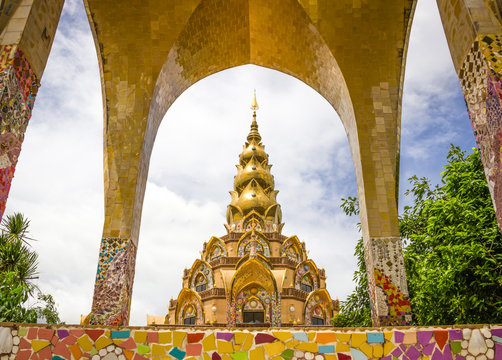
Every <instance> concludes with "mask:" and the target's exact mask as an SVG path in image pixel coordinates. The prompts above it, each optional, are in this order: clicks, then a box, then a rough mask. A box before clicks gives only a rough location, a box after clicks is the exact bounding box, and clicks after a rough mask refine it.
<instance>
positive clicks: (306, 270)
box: [295, 260, 321, 290]
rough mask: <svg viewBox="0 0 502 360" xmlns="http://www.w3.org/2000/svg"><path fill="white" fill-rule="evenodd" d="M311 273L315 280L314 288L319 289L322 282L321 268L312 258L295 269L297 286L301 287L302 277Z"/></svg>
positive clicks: (297, 287)
mask: <svg viewBox="0 0 502 360" xmlns="http://www.w3.org/2000/svg"><path fill="white" fill-rule="evenodd" d="M307 274H310V276H311V279H312V281H313V290H317V289H319V286H320V284H321V282H320V278H319V269H317V266H316V264H315V263H314V262H313V261H312V260H305V261H302V262H301V263H299V264H298V265H297V266H296V270H295V288H296V289H301V283H302V279H303V277H304V276H305V275H307Z"/></svg>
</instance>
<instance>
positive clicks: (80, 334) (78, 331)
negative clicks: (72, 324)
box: [70, 329, 84, 338]
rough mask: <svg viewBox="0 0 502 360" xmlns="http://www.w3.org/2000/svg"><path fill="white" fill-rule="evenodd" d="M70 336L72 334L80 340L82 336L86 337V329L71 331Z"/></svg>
mask: <svg viewBox="0 0 502 360" xmlns="http://www.w3.org/2000/svg"><path fill="white" fill-rule="evenodd" d="M70 334H72V335H73V336H75V337H77V338H79V337H81V336H82V335H84V329H71V330H70Z"/></svg>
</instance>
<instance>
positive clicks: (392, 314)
mask: <svg viewBox="0 0 502 360" xmlns="http://www.w3.org/2000/svg"><path fill="white" fill-rule="evenodd" d="M374 274H375V285H376V286H377V287H379V288H380V289H382V290H383V292H384V294H385V302H386V304H387V307H388V310H389V312H388V315H386V316H381V318H380V320H381V323H382V325H387V324H389V323H390V325H401V324H403V325H404V324H406V323H407V319H406V316H409V315H411V306H410V301H409V300H408V299H407V298H406V297H405V295H404V294H403V293H401V292H400V291H399V289H398V288H397V286H396V285H394V284H393V283H392V281H391V280H390V279H389V278H388V277H387V276H386V275H385V274H383V272H382V271H381V270H379V269H376V268H375V269H374ZM396 321H397V322H398V324H395V323H394V322H396Z"/></svg>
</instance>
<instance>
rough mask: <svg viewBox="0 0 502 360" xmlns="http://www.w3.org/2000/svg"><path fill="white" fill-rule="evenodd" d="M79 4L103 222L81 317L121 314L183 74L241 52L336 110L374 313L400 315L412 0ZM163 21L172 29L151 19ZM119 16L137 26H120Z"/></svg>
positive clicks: (207, 70) (123, 317)
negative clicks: (158, 140)
mask: <svg viewBox="0 0 502 360" xmlns="http://www.w3.org/2000/svg"><path fill="white" fill-rule="evenodd" d="M138 1H139V0H138ZM86 3H87V7H88V10H89V18H90V21H91V24H92V26H91V27H92V28H93V31H94V35H95V38H96V42H97V47H98V52H99V58H100V64H101V74H102V82H103V89H104V90H103V91H104V97H105V110H106V111H105V225H104V230H103V240H102V246H101V247H102V251H100V265H99V266H98V276H97V278H96V287H95V293H94V301H93V309H92V316H91V322H92V323H100V324H118V323H127V321H128V309H129V304H130V298H131V292H132V283H133V278H134V261H135V254H136V247H137V242H138V233H139V226H140V221H141V210H142V204H143V196H144V190H145V185H146V179H147V175H148V166H149V161H150V155H151V151H152V147H153V142H154V140H155V135H156V132H157V129H158V126H159V125H160V122H161V120H162V118H163V116H164V115H165V113H166V111H167V110H168V109H169V107H170V106H171V104H172V103H173V102H174V101H175V99H176V98H177V97H178V96H179V95H180V94H181V93H182V92H183V91H184V90H185V89H187V88H188V87H189V86H191V85H192V84H193V83H195V82H197V81H198V80H200V79H202V78H204V77H206V76H208V75H210V74H213V73H215V72H217V71H221V70H224V69H227V68H229V67H233V66H238V65H242V64H248V63H251V64H256V65H260V66H265V67H268V68H271V69H275V70H278V71H281V72H284V73H286V74H290V75H292V76H295V77H297V78H298V79H300V80H301V81H303V82H304V83H306V84H307V85H309V86H311V87H312V88H314V89H315V90H316V91H318V92H319V93H320V94H321V95H322V96H324V97H325V98H326V99H327V100H328V101H329V102H330V104H331V105H332V106H333V108H334V109H335V110H336V111H337V113H338V114H339V116H340V118H341V120H342V122H343V124H344V126H345V129H346V131H347V135H348V138H349V143H350V147H351V151H352V157H353V161H354V168H355V173H356V180H357V185H358V193H359V199H360V210H361V223H362V229H363V237H364V239H365V252H366V261H367V266H368V279H369V284H370V294H371V297H372V304H373V315H374V323H375V325H380V324H383V323H389V324H395V323H398V324H406V323H408V321H409V320H410V314H409V302H407V301H408V300H407V289H406V275H405V270H404V263H403V261H402V251H401V239H400V235H399V227H398V222H397V219H398V217H397V186H398V175H399V166H398V164H399V133H400V113H401V106H400V104H401V91H402V79H403V64H404V58H405V56H404V54H406V46H407V40H408V33H409V27H410V23H411V14H412V8H413V4H414V1H413V0H396V1H392V2H385V4H384V3H379V4H376V5H374V6H372V7H369V6H366V5H364V6H363V5H357V4H356V2H353V1H352V0H350V1H349V0H344V1H337V2H331V1H327V0H326V1H318V2H317V4H318V6H314V7H312V6H309V7H308V9H307V8H306V9H305V10H307V11H305V10H304V8H302V5H301V4H300V3H299V2H298V1H296V0H286V1H284V0H281V1H266V0H230V1H223V0H203V1H200V3H199V2H197V1H193V2H187V3H186V4H188V5H186V4H185V3H184V5H183V6H181V7H179V8H178V7H175V9H178V10H179V11H180V13H179V14H178V13H176V14H174V15H173V14H172V13H170V12H169V11H166V13H165V14H164V15H165V16H164V17H162V16H158V14H159V13H160V14H162V11H164V10H165V9H164V8H163V6H166V7H168V6H169V4H170V2H169V1H165V2H163V3H162V4H164V3H165V5H155V6H154V5H153V3H152V4H151V6H143V5H142V4H139V3H138V4H137V5H138V6H137V8H135V7H133V6H132V4H131V6H130V7H127V6H124V7H120V9H118V8H117V7H116V6H113V3H112V2H111V1H104V0H100V1H97V0H86ZM131 3H137V1H131ZM303 3H304V2H302V4H303ZM132 9H134V11H133V10H132ZM145 9H146V10H145ZM112 12H113V14H112ZM117 12H118V13H117ZM159 18H162V19H161V20H162V21H160V20H159ZM110 19H115V22H113V21H111V20H110ZM117 19H120V21H117ZM145 19H146V20H145ZM154 19H156V20H154ZM209 19H210V20H209ZM170 20H172V21H170ZM356 22H357V24H365V26H359V25H358V26H355V25H354V24H355V23H356ZM164 23H166V24H174V25H173V26H175V28H173V29H171V31H167V30H166V29H161V28H160V30H159V27H160V24H164ZM133 25H137V26H133ZM131 27H134V28H138V29H141V31H138V32H135V33H134V35H130V36H124V34H129V33H130V32H129V31H128V29H130V28H131ZM143 27H146V28H143ZM168 30H169V29H168ZM164 35H165V36H164ZM143 37H144V38H143ZM166 39H167V40H166ZM131 44H134V46H131ZM159 44H160V45H159ZM138 54H140V55H138ZM335 58H336V60H335ZM164 59H166V60H165V61H164ZM161 66H162V68H161ZM110 244H113V245H110ZM110 250H112V251H110ZM110 254H111V255H110ZM118 254H120V256H119V255H118ZM115 259H117V260H115ZM112 266H115V267H114V268H113V269H114V270H113V271H111V270H110V269H112ZM380 273H381V274H383V275H384V276H386V277H387V279H389V281H391V282H392V283H393V284H394V285H395V288H396V289H397V291H398V292H399V293H400V294H401V296H402V298H403V301H404V302H407V307H406V308H405V309H404V310H403V309H395V308H392V309H389V308H388V307H387V306H386V304H387V303H388V299H389V297H388V296H387V294H386V293H385V292H383V291H381V289H380V288H379V287H378V285H379V283H378V281H379V279H380V278H379V277H378V276H377V275H378V274H380ZM230 306H232V305H231V304H230Z"/></svg>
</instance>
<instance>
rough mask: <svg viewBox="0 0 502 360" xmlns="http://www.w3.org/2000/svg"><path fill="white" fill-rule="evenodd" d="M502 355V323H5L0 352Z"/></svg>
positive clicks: (9, 355) (65, 355) (242, 358)
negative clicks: (368, 325) (228, 326)
mask: <svg viewBox="0 0 502 360" xmlns="http://www.w3.org/2000/svg"><path fill="white" fill-rule="evenodd" d="M81 358H86V359H93V360H99V359H106V360H112V359H119V360H126V359H127V360H131V359H132V360H144V359H174V360H265V359H272V360H348V359H354V360H365V359H385V360H396V359H402V360H418V359H432V360H453V359H454V360H461V359H465V360H474V359H476V360H491V359H496V360H502V325H482V326H473V325H471V326H467V327H465V326H462V327H460V326H458V327H426V328H413V327H403V328H364V329H335V328H330V327H318V328H277V329H264V330H255V329H253V330H246V329H239V330H235V331H229V330H228V329H215V328H210V327H197V328H182V327H172V326H170V327H160V326H159V327H87V328H83V327H79V326H71V325H62V326H50V325H33V324H12V323H0V359H1V360H11V359H20V360H27V359H34V360H42V359H52V360H60V359H81Z"/></svg>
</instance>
